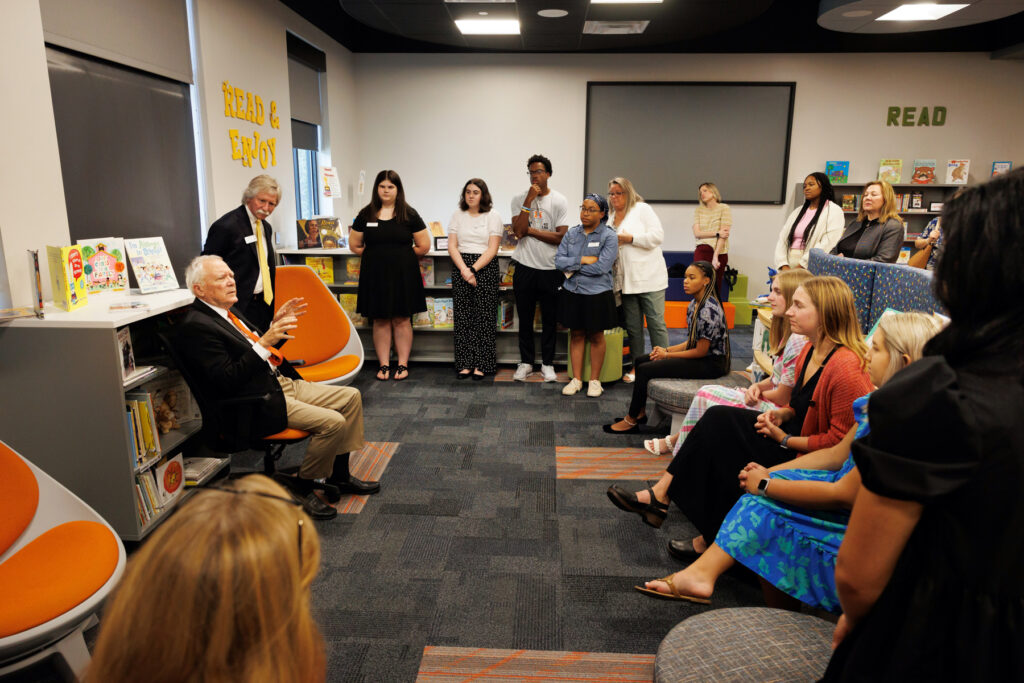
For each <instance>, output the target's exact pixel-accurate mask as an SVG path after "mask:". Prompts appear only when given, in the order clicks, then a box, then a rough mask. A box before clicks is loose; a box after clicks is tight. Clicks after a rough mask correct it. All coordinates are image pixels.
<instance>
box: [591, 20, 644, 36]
mask: <svg viewBox="0 0 1024 683" xmlns="http://www.w3.org/2000/svg"><path fill="white" fill-rule="evenodd" d="M650 23H651V22H649V21H585V22H583V32H584V33H590V34H592V35H598V36H626V35H632V34H636V33H643V32H644V29H646V28H647V25H648V24H650Z"/></svg>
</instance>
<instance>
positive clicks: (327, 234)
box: [311, 218, 348, 249]
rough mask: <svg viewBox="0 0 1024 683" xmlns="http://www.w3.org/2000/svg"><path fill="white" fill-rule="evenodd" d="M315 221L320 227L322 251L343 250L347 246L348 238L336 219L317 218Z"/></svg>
mask: <svg viewBox="0 0 1024 683" xmlns="http://www.w3.org/2000/svg"><path fill="white" fill-rule="evenodd" d="M311 220H312V219H311ZM316 221H317V223H319V225H320V246H322V247H323V248H324V249H344V248H345V247H347V246H348V237H347V236H346V235H345V231H344V230H343V229H342V226H341V224H340V221H338V219H337V218H317V219H316Z"/></svg>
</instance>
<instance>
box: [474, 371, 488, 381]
mask: <svg viewBox="0 0 1024 683" xmlns="http://www.w3.org/2000/svg"><path fill="white" fill-rule="evenodd" d="M486 376H487V375H486V374H484V373H482V372H481V373H480V374H479V375H478V374H476V373H475V372H474V373H473V381H474V382H479V381H480V380H482V379H483V378H484V377H486Z"/></svg>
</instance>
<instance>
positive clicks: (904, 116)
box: [885, 107, 946, 126]
mask: <svg viewBox="0 0 1024 683" xmlns="http://www.w3.org/2000/svg"><path fill="white" fill-rule="evenodd" d="M915 119H916V121H915ZM885 125H886V126H944V125H946V108H945V107H931V109H929V108H928V107H920V109H919V108H918V107H889V111H888V113H887V114H886V118H885Z"/></svg>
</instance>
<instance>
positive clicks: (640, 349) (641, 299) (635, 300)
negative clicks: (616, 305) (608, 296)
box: [622, 289, 668, 367]
mask: <svg viewBox="0 0 1024 683" xmlns="http://www.w3.org/2000/svg"><path fill="white" fill-rule="evenodd" d="M622 315H623V317H624V318H625V319H626V334H628V335H629V355H631V356H632V357H633V366H634V367H635V366H636V361H637V359H638V358H640V357H641V356H645V355H647V354H646V353H645V352H644V318H647V332H648V334H650V335H651V348H652V349H653V348H654V347H655V346H661V347H662V348H664V347H667V346H668V329H667V328H666V327H665V290H664V289H662V290H659V291H657V292H644V293H642V294H623V295H622Z"/></svg>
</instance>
